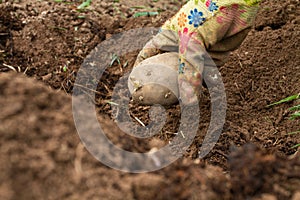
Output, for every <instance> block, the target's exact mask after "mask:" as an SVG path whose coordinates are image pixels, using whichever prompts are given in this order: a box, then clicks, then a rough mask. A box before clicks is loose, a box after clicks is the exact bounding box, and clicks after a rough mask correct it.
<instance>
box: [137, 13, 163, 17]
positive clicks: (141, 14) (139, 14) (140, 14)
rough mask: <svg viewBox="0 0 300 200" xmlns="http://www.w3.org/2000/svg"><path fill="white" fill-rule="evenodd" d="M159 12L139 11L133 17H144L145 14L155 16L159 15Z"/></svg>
mask: <svg viewBox="0 0 300 200" xmlns="http://www.w3.org/2000/svg"><path fill="white" fill-rule="evenodd" d="M158 14H159V13H158V12H137V13H135V14H134V15H133V17H143V16H149V17H150V16H155V15H158Z"/></svg>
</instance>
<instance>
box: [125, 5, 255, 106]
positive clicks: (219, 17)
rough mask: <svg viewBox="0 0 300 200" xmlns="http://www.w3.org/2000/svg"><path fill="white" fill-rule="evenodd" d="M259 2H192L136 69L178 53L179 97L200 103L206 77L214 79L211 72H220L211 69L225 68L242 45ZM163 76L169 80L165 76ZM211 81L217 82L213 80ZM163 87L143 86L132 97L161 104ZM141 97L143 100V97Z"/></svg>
mask: <svg viewBox="0 0 300 200" xmlns="http://www.w3.org/2000/svg"><path fill="white" fill-rule="evenodd" d="M258 2H259V0H218V1H217V0H190V1H189V2H188V3H186V4H185V5H184V6H183V7H182V8H181V9H180V11H179V12H178V13H177V14H176V15H175V16H174V17H172V18H171V19H170V20H168V21H167V22H166V23H165V24H164V25H163V26H162V28H161V31H160V32H159V33H158V34H157V35H155V36H154V37H153V38H152V39H151V40H150V41H149V42H148V43H147V44H146V45H145V47H144V48H143V49H142V50H141V52H140V53H139V55H138V57H137V59H136V62H135V65H134V67H137V66H139V64H140V63H141V62H142V61H143V60H145V59H147V58H150V57H153V56H155V55H157V54H161V53H164V52H178V60H179V65H178V66H177V67H178V68H177V71H178V77H177V78H178V80H174V84H178V91H179V96H180V97H179V98H180V99H181V100H182V101H183V102H184V103H185V104H189V103H193V102H195V101H197V96H198V95H199V93H200V87H201V84H202V79H203V75H205V74H210V77H214V76H213V75H212V73H214V72H215V71H217V70H215V69H212V68H213V67H214V66H218V67H219V66H221V65H223V64H224V63H225V62H226V59H227V57H228V55H229V53H230V51H233V50H235V49H236V48H238V47H239V46H240V44H241V43H242V42H243V40H244V39H245V37H246V36H247V34H248V32H249V30H250V27H251V25H252V23H253V21H254V18H255V14H256V12H257V9H258ZM160 75H161V76H163V77H164V76H165V77H168V74H166V73H163V74H160ZM216 77H217V76H216ZM138 78H139V77H135V79H138ZM209 80H210V81H214V79H213V78H210V79H209ZM129 81H130V79H129ZM141 82H142V81H141ZM155 87H156V88H157V90H156V89H155ZM162 87H163V86H161V85H155V84H154V85H152V86H151V87H149V86H147V85H141V86H139V88H138V90H139V92H138V90H137V91H136V92H134V93H133V98H134V99H136V100H138V101H139V103H140V104H147V105H149V104H150V105H151V104H155V103H159V99H161V97H163V96H164V94H160V93H159V92H156V91H164V92H165V91H166V89H164V90H162V89H161V88H162ZM140 94H142V95H143V98H140V96H139V95H140ZM156 96H157V98H155V97H156ZM148 97H151V98H148ZM147 99H150V100H149V101H148V100H147ZM155 99H158V100H155ZM164 102H165V101H164ZM173 103H175V102H174V99H170V101H169V102H168V101H166V103H164V104H165V105H170V104H173Z"/></svg>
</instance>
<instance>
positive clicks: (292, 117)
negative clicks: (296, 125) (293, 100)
mask: <svg viewBox="0 0 300 200" xmlns="http://www.w3.org/2000/svg"><path fill="white" fill-rule="evenodd" d="M297 117H300V112H296V113H294V114H292V115H291V117H290V119H292V120H294V119H296V118H297Z"/></svg>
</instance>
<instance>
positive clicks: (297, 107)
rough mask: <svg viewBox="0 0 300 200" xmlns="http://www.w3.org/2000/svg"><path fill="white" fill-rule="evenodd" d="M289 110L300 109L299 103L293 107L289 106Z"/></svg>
mask: <svg viewBox="0 0 300 200" xmlns="http://www.w3.org/2000/svg"><path fill="white" fill-rule="evenodd" d="M289 110H290V111H294V110H300V104H299V105H297V106H294V107H291V108H289Z"/></svg>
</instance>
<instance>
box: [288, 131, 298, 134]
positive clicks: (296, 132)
mask: <svg viewBox="0 0 300 200" xmlns="http://www.w3.org/2000/svg"><path fill="white" fill-rule="evenodd" d="M298 133H300V131H295V132H291V133H288V134H289V135H295V134H298Z"/></svg>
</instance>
